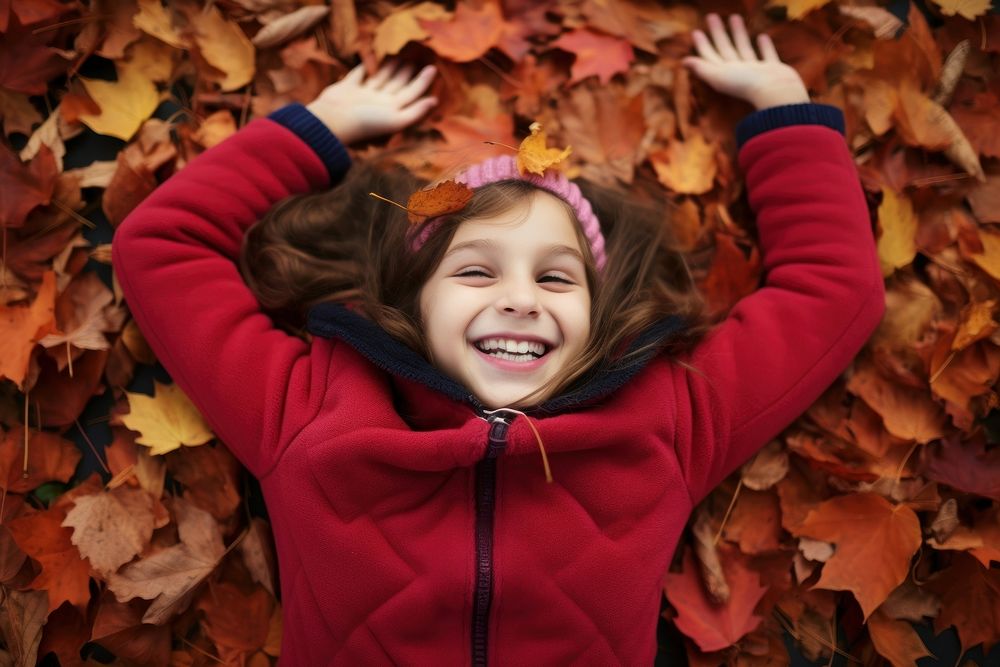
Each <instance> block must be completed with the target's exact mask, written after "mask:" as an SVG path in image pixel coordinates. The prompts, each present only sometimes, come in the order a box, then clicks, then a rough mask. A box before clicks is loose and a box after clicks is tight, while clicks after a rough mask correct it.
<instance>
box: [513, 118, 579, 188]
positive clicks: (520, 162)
mask: <svg viewBox="0 0 1000 667" xmlns="http://www.w3.org/2000/svg"><path fill="white" fill-rule="evenodd" d="M528 129H530V130H531V136H528V137H525V138H524V141H522V142H521V146H520V147H519V148H518V149H517V170H518V171H519V172H521V174H522V175H523V174H524V173H525V172H531V173H532V174H538V175H539V176H543V175H544V174H545V170H546V169H548V168H549V167H554V166H556V165H558V164H559V163H560V162H562V161H563V160H565V159H566V158H567V157H569V154H570V152H572V147H571V146H567V147H566V148H564V149H562V150H559V149H558V148H547V147H546V146H545V143H546V141H547V137H546V136H545V132H544V131H542V124H541V123H538V122H535V123H532V124H531V126H530V127H529V128H528Z"/></svg>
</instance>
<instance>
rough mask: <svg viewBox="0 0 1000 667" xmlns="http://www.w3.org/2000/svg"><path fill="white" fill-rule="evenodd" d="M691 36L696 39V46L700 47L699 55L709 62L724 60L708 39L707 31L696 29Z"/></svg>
mask: <svg viewBox="0 0 1000 667" xmlns="http://www.w3.org/2000/svg"><path fill="white" fill-rule="evenodd" d="M691 37H692V38H693V39H694V46H695V48H696V49H698V55H700V56H701V57H702V58H704V59H705V60H707V61H709V62H713V63H721V62H722V58H721V57H719V54H718V53H716V52H715V47H713V46H712V43H711V42H710V41H708V37H706V36H705V33H703V32H702V31H701V30H695V31H693V32H692V33H691Z"/></svg>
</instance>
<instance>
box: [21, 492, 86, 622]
mask: <svg viewBox="0 0 1000 667" xmlns="http://www.w3.org/2000/svg"><path fill="white" fill-rule="evenodd" d="M65 518H66V508H65V507H53V508H52V509H48V510H44V511H41V512H35V513H34V514H29V515H27V516H22V517H18V518H17V519H13V520H12V521H10V522H9V523H8V524H7V527H8V528H9V529H10V532H11V535H13V537H14V541H15V542H17V546H19V547H20V548H21V550H22V551H24V552H25V553H26V554H28V555H29V556H31V557H32V558H34V559H35V560H37V561H38V564H39V565H41V567H42V571H41V572H40V573H39V574H38V576H37V577H35V579H34V580H33V581H32V582H31V583H30V584H28V586H29V587H30V588H33V589H36V590H44V591H47V592H48V594H49V613H51V612H52V611H53V610H54V609H56V608H57V607H58V606H59V605H61V604H62V603H63V602H69V603H70V604H73V605H75V606H76V607H77V608H78V609H80V610H81V611H83V612H84V613H86V610H87V603H88V602H90V586H89V582H90V564H89V563H87V561H85V560H83V557H82V556H81V555H80V552H79V551H77V548H76V547H75V546H73V542H72V535H73V531H72V530H71V529H69V528H63V527H62V522H63V520H64V519H65Z"/></svg>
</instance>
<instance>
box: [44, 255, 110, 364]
mask: <svg viewBox="0 0 1000 667" xmlns="http://www.w3.org/2000/svg"><path fill="white" fill-rule="evenodd" d="M113 300H114V294H112V293H111V290H109V289H108V288H107V287H106V286H105V284H104V281H102V280H101V279H100V277H98V275H97V274H96V273H94V272H93V271H87V272H84V273H81V274H79V275H78V276H77V277H76V278H75V279H74V280H73V281H72V282H71V283H70V284H69V285H68V286H67V287H66V289H65V290H63V293H62V294H60V295H59V298H58V299H57V300H56V314H57V319H56V321H57V323H58V324H59V325H60V332H59V333H57V334H49V335H47V336H45V338H42V339H41V340H40V341H38V344H39V345H41V346H42V347H47V348H49V347H55V346H57V345H66V344H72V345H74V346H76V347H77V348H80V349H83V350H107V349H110V348H111V344H110V343H109V342H108V339H107V338H105V336H104V334H105V332H117V331H120V330H121V328H122V324H123V323H124V321H125V317H126V313H125V310H124V308H121V307H119V306H115V305H114V304H113V303H112V301H113ZM65 358H66V357H65V356H64V355H57V356H56V359H57V361H58V363H59V370H62V368H63V365H64V364H63V360H64V359H65Z"/></svg>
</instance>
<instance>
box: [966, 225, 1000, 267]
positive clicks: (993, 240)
mask: <svg viewBox="0 0 1000 667" xmlns="http://www.w3.org/2000/svg"><path fill="white" fill-rule="evenodd" d="M979 240H980V241H981V242H982V244H983V252H981V253H977V254H975V255H969V259H971V260H972V261H973V262H975V263H976V264H978V265H979V268H981V269H982V270H983V271H985V272H986V273H988V274H990V275H991V276H993V277H994V278H995V279H997V280H1000V234H996V233H993V232H988V231H986V229H985V228H984V229H980V230H979Z"/></svg>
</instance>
